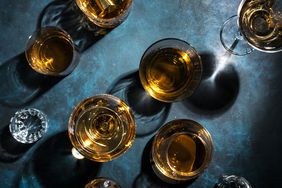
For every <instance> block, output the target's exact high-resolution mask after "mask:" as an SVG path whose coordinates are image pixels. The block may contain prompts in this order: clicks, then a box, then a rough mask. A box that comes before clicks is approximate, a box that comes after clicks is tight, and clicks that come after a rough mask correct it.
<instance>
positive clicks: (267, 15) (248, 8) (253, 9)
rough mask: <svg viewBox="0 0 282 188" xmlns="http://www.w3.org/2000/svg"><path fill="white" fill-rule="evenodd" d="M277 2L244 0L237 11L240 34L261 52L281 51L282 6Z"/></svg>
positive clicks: (270, 0) (273, 0)
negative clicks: (276, 6) (277, 8)
mask: <svg viewBox="0 0 282 188" xmlns="http://www.w3.org/2000/svg"><path fill="white" fill-rule="evenodd" d="M278 3H279V1H277V0H244V1H242V3H241V5H240V9H239V26H240V28H241V32H242V34H243V35H244V36H245V38H246V39H247V40H248V42H249V43H250V44H251V45H252V46H253V47H255V48H258V49H259V50H263V51H269V52H271V51H273V52H275V51H278V50H282V10H281V8H282V6H281V2H280V12H279V11H278V10H276V9H274V7H275V5H276V4H278Z"/></svg>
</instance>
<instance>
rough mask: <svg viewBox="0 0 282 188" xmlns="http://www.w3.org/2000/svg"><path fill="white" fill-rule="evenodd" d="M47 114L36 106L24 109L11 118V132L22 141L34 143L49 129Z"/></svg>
mask: <svg viewBox="0 0 282 188" xmlns="http://www.w3.org/2000/svg"><path fill="white" fill-rule="evenodd" d="M47 127H48V123H47V116H46V115H45V114H44V113H43V112H41V111H40V110H37V109H34V108H28V109H22V110H19V111H17V112H16V113H15V115H14V116H13V117H12V118H11V120H10V125H9V128H10V132H11V133H12V136H13V137H14V138H15V139H16V140H17V141H18V142H21V143H24V144H27V143H34V142H36V141H37V140H39V139H40V138H41V137H42V136H43V134H44V133H45V132H46V131H47Z"/></svg>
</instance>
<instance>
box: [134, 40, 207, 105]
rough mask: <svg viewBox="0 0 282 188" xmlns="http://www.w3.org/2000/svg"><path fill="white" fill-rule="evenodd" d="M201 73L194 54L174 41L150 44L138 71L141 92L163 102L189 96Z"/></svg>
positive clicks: (186, 46)
mask: <svg viewBox="0 0 282 188" xmlns="http://www.w3.org/2000/svg"><path fill="white" fill-rule="evenodd" d="M161 43H164V44H163V45H162V44H161ZM175 44H176V46H175V47H174V45H175ZM181 45H183V46H184V47H183V48H181V47H182V46H181ZM170 46H172V47H170ZM154 49H155V50H154ZM183 49H184V50H183ZM185 49H186V50H185ZM201 73H202V65H201V60H200V57H199V56H198V55H197V53H196V51H195V50H194V49H192V48H190V47H189V46H188V44H187V43H185V42H184V41H180V40H177V39H164V40H162V41H159V42H157V43H155V44H153V45H152V46H151V47H149V48H148V49H147V51H146V52H145V54H144V55H143V58H142V60H141V63H140V67H139V75H140V79H141V83H142V85H143V87H144V89H145V90H146V91H147V92H148V93H149V94H150V95H151V96H152V97H154V98H155V99H157V100H160V101H164V102H172V101H175V100H181V99H183V98H184V97H187V96H190V95H191V94H192V93H193V91H194V90H195V88H196V87H197V86H198V83H199V82H200V80H201Z"/></svg>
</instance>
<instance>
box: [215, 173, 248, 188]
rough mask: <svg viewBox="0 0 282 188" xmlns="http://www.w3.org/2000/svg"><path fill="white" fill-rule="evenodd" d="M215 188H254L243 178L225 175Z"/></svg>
mask: <svg viewBox="0 0 282 188" xmlns="http://www.w3.org/2000/svg"><path fill="white" fill-rule="evenodd" d="M215 188H252V186H251V184H250V183H249V182H248V181H247V180H246V179H245V178H243V177H240V176H236V175H223V176H221V177H220V179H219V181H218V183H217V184H216V185H215Z"/></svg>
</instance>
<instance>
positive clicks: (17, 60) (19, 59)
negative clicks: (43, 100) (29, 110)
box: [0, 53, 62, 107]
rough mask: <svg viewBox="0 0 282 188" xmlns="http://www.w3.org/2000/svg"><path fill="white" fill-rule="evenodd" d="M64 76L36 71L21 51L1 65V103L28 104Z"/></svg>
mask: <svg viewBox="0 0 282 188" xmlns="http://www.w3.org/2000/svg"><path fill="white" fill-rule="evenodd" d="M61 79H62V77H50V76H45V75H41V74H39V73H37V72H35V71H34V70H33V69H32V68H31V67H30V66H29V64H28V62H27V60H26V58H25V54H24V53H21V54H19V55H17V56H15V57H14V58H12V59H10V60H8V61H6V62H5V63H4V64H3V65H1V66H0V80H2V84H1V85H0V104H2V105H4V106H9V107H21V106H25V105H28V104H29V103H30V102H32V101H33V100H35V99H36V98H38V97H39V96H40V95H42V94H43V93H44V92H46V91H47V90H48V89H50V88H51V87H52V86H54V85H55V84H57V83H58V82H59V81H60V80H61Z"/></svg>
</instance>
